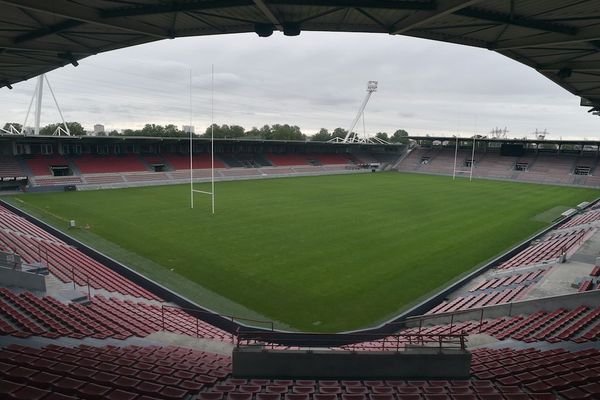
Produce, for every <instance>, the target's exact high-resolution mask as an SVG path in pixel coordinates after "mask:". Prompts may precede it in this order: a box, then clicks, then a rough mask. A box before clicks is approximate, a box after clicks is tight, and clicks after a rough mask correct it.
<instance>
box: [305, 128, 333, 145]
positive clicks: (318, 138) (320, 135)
mask: <svg viewBox="0 0 600 400" xmlns="http://www.w3.org/2000/svg"><path fill="white" fill-rule="evenodd" d="M330 139H331V133H329V131H328V130H327V129H325V128H321V130H320V131H319V132H317V133H315V134H314V135H312V136H311V137H310V140H311V141H313V142H326V141H328V140H330Z"/></svg>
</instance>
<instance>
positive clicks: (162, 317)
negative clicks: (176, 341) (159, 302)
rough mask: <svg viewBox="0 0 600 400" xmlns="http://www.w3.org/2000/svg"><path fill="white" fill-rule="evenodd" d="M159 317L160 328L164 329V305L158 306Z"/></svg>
mask: <svg viewBox="0 0 600 400" xmlns="http://www.w3.org/2000/svg"><path fill="white" fill-rule="evenodd" d="M160 319H161V320H162V330H163V332H164V331H165V306H160Z"/></svg>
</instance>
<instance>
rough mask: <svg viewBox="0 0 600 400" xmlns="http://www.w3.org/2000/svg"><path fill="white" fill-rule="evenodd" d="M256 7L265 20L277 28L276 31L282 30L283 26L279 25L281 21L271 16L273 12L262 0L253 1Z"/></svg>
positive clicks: (273, 15)
mask: <svg viewBox="0 0 600 400" xmlns="http://www.w3.org/2000/svg"><path fill="white" fill-rule="evenodd" d="M253 1H254V4H256V7H258V9H259V10H260V11H261V12H262V13H263V14H264V15H265V17H267V19H268V20H269V21H270V22H271V23H272V24H273V25H275V26H276V27H277V29H278V30H280V31H281V30H283V26H282V25H281V21H279V19H278V18H277V17H276V16H275V14H273V11H271V9H270V8H269V6H268V5H267V4H266V3H265V2H264V1H263V0H253Z"/></svg>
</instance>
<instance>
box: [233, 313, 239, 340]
mask: <svg viewBox="0 0 600 400" xmlns="http://www.w3.org/2000/svg"><path fill="white" fill-rule="evenodd" d="M231 324H232V325H233V324H235V322H234V321H233V317H231ZM239 330H240V327H239V326H238V327H237V328H236V329H235V331H234V330H233V329H232V330H231V341H232V342H234V341H235V333H234V332H238V334H239ZM238 345H239V337H238Z"/></svg>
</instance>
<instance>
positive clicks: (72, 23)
mask: <svg viewBox="0 0 600 400" xmlns="http://www.w3.org/2000/svg"><path fill="white" fill-rule="evenodd" d="M83 24H84V22H82V21H76V20H74V19H67V20H65V21H63V22H59V23H58V24H54V25H50V26H47V27H44V28H41V29H38V30H34V31H31V32H27V33H24V34H22V35H20V36H17V37H15V38H14V39H13V40H14V42H15V43H23V42H27V41H29V40H35V39H40V38H43V37H44V36H49V35H54V34H55V33H60V32H62V31H65V30H67V29H71V28H76V27H78V26H81V25H83Z"/></svg>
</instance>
